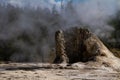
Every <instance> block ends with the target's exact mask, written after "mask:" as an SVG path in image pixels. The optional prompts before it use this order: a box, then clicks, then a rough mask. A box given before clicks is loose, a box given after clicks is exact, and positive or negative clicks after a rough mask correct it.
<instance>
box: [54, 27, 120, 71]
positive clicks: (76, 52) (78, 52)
mask: <svg viewBox="0 0 120 80" xmlns="http://www.w3.org/2000/svg"><path fill="white" fill-rule="evenodd" d="M56 33H57V37H56V55H57V57H56V60H55V61H58V62H61V61H60V60H61V59H62V60H63V61H64V62H68V61H67V58H68V59H69V63H75V62H89V61H94V62H98V63H100V64H103V65H107V66H110V67H112V68H114V69H116V70H120V59H119V58H117V57H115V56H114V55H113V53H112V52H111V51H110V50H108V48H107V47H106V46H105V45H104V44H103V43H102V42H101V40H100V39H99V38H98V37H97V36H96V35H94V34H93V33H91V32H90V31H89V30H88V29H82V28H72V29H70V30H66V31H64V33H63V32H62V31H58V32H56ZM64 35H65V37H64ZM59 57H60V58H61V59H59Z"/></svg>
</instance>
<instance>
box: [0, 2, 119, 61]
mask: <svg viewBox="0 0 120 80" xmlns="http://www.w3.org/2000/svg"><path fill="white" fill-rule="evenodd" d="M0 2H1V3H0V4H1V6H0V41H1V43H0V48H3V51H1V52H2V53H4V52H5V54H7V56H9V59H8V60H11V61H20V62H21V61H22V62H24V61H30V62H31V61H35V62H39V61H42V62H47V61H48V57H49V53H50V52H51V49H53V48H54V47H55V46H54V33H55V31H56V30H59V29H63V30H66V29H69V28H71V27H76V26H77V27H85V28H89V29H90V30H91V31H92V32H93V33H95V34H97V35H98V36H100V37H105V38H109V37H110V33H111V32H112V31H113V30H114V28H113V27H112V26H110V25H108V21H109V19H110V18H112V17H114V16H115V14H116V12H117V11H118V10H119V5H120V4H119V3H118V1H117V0H85V1H82V2H80V1H78V2H76V1H74V0H73V1H72V0H71V1H69V0H68V1H63V4H62V8H61V3H60V2H55V1H54V0H39V1H38V0H34V1H33V0H0ZM7 49H8V51H7V52H6V51H5V50H7ZM5 59H6V58H5Z"/></svg>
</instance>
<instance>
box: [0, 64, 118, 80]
mask: <svg viewBox="0 0 120 80" xmlns="http://www.w3.org/2000/svg"><path fill="white" fill-rule="evenodd" d="M0 80H120V72H117V71H115V70H113V69H112V68H110V67H107V66H106V67H105V66H92V64H86V63H75V64H73V65H69V66H67V67H66V66H63V65H56V64H42V63H7V64H4V63H2V64H0Z"/></svg>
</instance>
